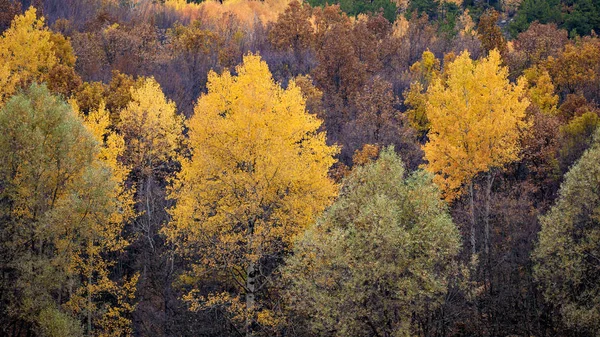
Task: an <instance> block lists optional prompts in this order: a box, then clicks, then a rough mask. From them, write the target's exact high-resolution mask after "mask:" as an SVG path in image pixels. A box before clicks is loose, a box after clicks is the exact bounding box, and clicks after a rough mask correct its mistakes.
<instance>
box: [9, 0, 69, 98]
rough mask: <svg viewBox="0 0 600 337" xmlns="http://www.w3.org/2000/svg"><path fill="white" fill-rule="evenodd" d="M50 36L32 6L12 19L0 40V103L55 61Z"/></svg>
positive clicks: (42, 19) (45, 70) (37, 76)
mask: <svg viewBox="0 0 600 337" xmlns="http://www.w3.org/2000/svg"><path fill="white" fill-rule="evenodd" d="M51 37H52V33H51V32H50V31H49V30H48V29H47V28H46V27H45V25H44V18H43V17H41V18H39V19H38V18H37V17H36V9H35V7H31V8H30V9H28V10H27V11H26V12H25V14H23V15H18V16H16V17H15V19H14V20H13V22H12V23H11V26H10V28H9V29H7V30H6V31H5V32H4V33H3V34H2V37H0V60H2V65H0V103H2V102H4V101H5V100H6V99H7V98H8V97H10V96H11V95H12V94H13V93H15V91H16V90H17V88H18V87H19V86H21V85H22V84H23V83H22V82H27V81H31V80H35V79H39V78H41V77H42V76H43V75H44V74H45V73H47V72H48V71H49V70H50V68H52V67H53V66H54V65H55V64H56V63H57V62H58V59H57V57H56V56H55V54H54V50H53V42H52V41H51Z"/></svg>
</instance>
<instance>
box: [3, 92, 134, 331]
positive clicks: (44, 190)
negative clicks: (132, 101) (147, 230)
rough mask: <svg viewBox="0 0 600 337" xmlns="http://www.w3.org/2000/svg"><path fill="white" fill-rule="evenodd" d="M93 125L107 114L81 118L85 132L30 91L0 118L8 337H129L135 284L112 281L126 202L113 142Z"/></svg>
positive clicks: (65, 111)
mask: <svg viewBox="0 0 600 337" xmlns="http://www.w3.org/2000/svg"><path fill="white" fill-rule="evenodd" d="M100 115H101V113H100V114H98V115H97V116H100ZM101 119H106V120H108V115H106V116H105V117H102V118H99V119H96V118H95V117H90V119H89V120H87V121H86V122H85V123H86V124H87V126H86V124H84V122H83V121H82V120H81V119H79V118H78V116H77V115H76V114H75V113H74V112H73V110H72V109H71V107H69V105H67V104H66V103H65V102H63V101H61V100H60V99H58V98H56V97H54V96H52V95H51V94H50V93H49V91H48V89H47V88H46V87H45V86H38V85H36V84H33V85H32V86H31V87H30V88H29V89H27V90H26V91H24V92H23V93H20V94H17V95H15V96H13V97H12V98H11V99H10V100H9V101H7V103H6V105H5V106H4V107H3V108H2V109H1V110H0V160H1V161H2V163H4V164H3V165H2V167H1V168H0V186H2V189H1V191H0V219H1V221H2V224H3V226H2V229H1V234H0V237H1V240H2V242H1V244H0V246H1V247H2V248H1V249H0V256H1V257H2V261H1V263H0V266H2V275H3V277H2V279H1V280H2V283H1V284H0V287H1V288H2V291H1V293H2V295H1V296H2V302H3V303H6V304H7V305H6V306H5V307H3V309H2V313H3V317H2V320H3V321H4V323H6V324H4V323H3V324H1V325H2V326H3V329H6V330H4V331H3V332H6V333H7V334H8V331H9V329H11V328H12V329H13V330H12V332H13V334H14V333H15V332H16V331H17V326H18V325H19V324H20V323H24V324H25V325H26V326H27V328H26V329H27V330H29V331H32V332H38V333H44V334H48V335H51V336H65V335H80V334H81V333H82V332H83V331H85V332H86V333H87V335H88V336H97V335H102V336H122V335H129V334H130V333H131V327H130V324H131V322H130V320H129V319H128V315H129V314H130V313H131V311H133V308H134V306H133V303H132V301H133V298H134V292H135V284H136V282H137V276H135V275H134V276H132V277H131V278H130V279H128V280H127V279H126V280H123V282H122V283H121V282H120V281H118V280H114V279H113V278H111V269H112V266H114V264H115V261H114V260H113V259H114V256H117V254H118V253H119V252H121V251H122V250H123V248H124V247H125V246H126V245H127V241H126V240H125V239H124V238H123V236H122V230H123V224H124V222H125V221H127V220H128V219H129V218H130V217H131V215H132V212H131V201H130V198H128V197H127V195H128V194H127V192H126V191H125V186H124V184H123V178H124V174H123V168H122V167H119V165H118V164H117V163H116V157H117V155H118V153H119V148H120V146H119V145H118V144H119V141H118V137H117V138H115V137H116V136H111V135H110V134H108V133H107V132H106V129H103V127H102V125H103V124H102V123H98V122H97V121H99V120H101ZM103 130H104V131H103ZM105 137H106V138H105ZM104 139H106V143H104ZM99 144H102V145H99ZM121 144H122V143H121ZM111 257H112V258H111ZM81 323H84V325H85V329H83V328H82V324H81Z"/></svg>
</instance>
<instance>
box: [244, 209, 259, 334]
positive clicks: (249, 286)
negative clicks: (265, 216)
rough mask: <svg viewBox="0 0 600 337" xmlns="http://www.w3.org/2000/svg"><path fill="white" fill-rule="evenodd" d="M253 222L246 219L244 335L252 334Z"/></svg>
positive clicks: (253, 280)
mask: <svg viewBox="0 0 600 337" xmlns="http://www.w3.org/2000/svg"><path fill="white" fill-rule="evenodd" d="M254 223H255V220H254V219H252V220H250V221H248V253H247V254H248V255H249V257H250V258H249V259H248V267H247V269H246V337H251V336H254V331H253V325H254V300H255V291H256V275H257V270H256V263H255V262H254V261H253V260H252V251H253V247H252V242H253V237H254Z"/></svg>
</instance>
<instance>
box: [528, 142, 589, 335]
mask: <svg viewBox="0 0 600 337" xmlns="http://www.w3.org/2000/svg"><path fill="white" fill-rule="evenodd" d="M599 136H600V135H599V134H598V132H597V133H596V136H595V141H594V144H593V145H592V147H591V148H590V149H588V150H587V151H586V152H585V153H584V154H583V156H582V157H581V158H580V159H579V161H578V162H577V163H576V164H575V165H574V166H573V167H572V168H571V170H570V171H569V172H568V173H567V174H566V175H565V180H564V182H563V183H562V185H561V188H560V192H559V197H558V200H557V202H556V204H555V205H554V206H553V207H552V209H551V210H550V211H549V212H548V213H547V214H546V215H544V216H542V217H541V218H540V222H541V225H542V229H541V231H540V234H539V242H538V244H537V246H536V248H535V251H534V252H533V259H534V261H535V269H534V274H535V277H536V279H537V281H538V282H539V283H540V286H541V288H542V290H543V291H544V296H545V298H546V300H547V301H549V302H550V303H552V304H553V305H554V306H555V307H557V308H558V309H559V311H560V314H561V320H562V322H563V323H564V324H565V325H566V326H568V327H570V328H573V329H575V330H576V331H577V334H578V335H581V336H584V335H585V336H598V331H600V284H599V283H598V279H600V268H599V266H600V262H599V261H600V220H599V218H598V214H600V213H599V212H600V192H599V191H598V186H600V166H598V162H600V138H599Z"/></svg>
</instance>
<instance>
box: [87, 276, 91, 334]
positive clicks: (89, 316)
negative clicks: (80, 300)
mask: <svg viewBox="0 0 600 337" xmlns="http://www.w3.org/2000/svg"><path fill="white" fill-rule="evenodd" d="M91 288H92V273H91V272H89V273H88V298H87V300H88V310H87V333H88V336H91V335H92V289H91Z"/></svg>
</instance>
